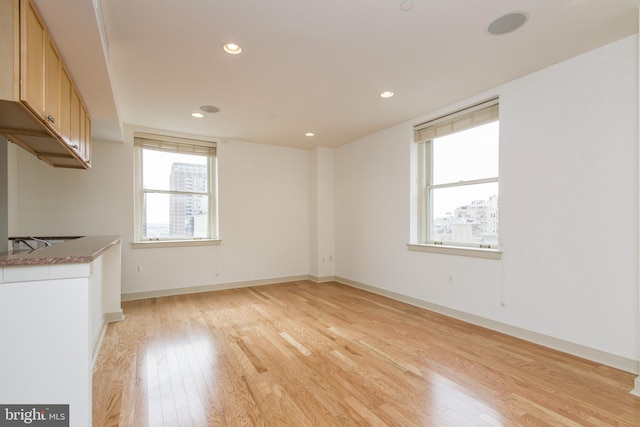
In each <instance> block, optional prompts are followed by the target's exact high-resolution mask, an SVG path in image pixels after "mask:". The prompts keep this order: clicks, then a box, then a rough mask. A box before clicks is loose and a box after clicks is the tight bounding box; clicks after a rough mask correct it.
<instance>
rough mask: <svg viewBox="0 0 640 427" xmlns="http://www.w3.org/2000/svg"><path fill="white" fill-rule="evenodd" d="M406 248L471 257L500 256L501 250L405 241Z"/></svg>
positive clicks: (496, 258)
mask: <svg viewBox="0 0 640 427" xmlns="http://www.w3.org/2000/svg"><path fill="white" fill-rule="evenodd" d="M407 249H408V250H410V251H414V252H428V253H434V254H443V255H458V256H466V257H472V258H483V259H495V260H499V259H500V258H502V251H500V250H497V249H483V248H471V247H469V248H466V247H464V246H445V245H432V244H417V243H407Z"/></svg>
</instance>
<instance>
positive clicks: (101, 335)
mask: <svg viewBox="0 0 640 427" xmlns="http://www.w3.org/2000/svg"><path fill="white" fill-rule="evenodd" d="M106 333H107V321H106V319H105V317H104V316H102V327H100V333H99V334H98V338H97V339H96V341H95V342H94V343H93V348H92V350H91V368H92V369H93V367H94V366H95V364H96V360H98V355H99V354H100V349H101V348H102V340H103V339H104V334H106Z"/></svg>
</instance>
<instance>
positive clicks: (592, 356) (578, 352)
mask: <svg viewBox="0 0 640 427" xmlns="http://www.w3.org/2000/svg"><path fill="white" fill-rule="evenodd" d="M335 280H336V282H339V283H342V284H344V285H347V286H352V287H354V288H358V289H362V290H365V291H368V292H372V293H374V294H378V295H382V296H385V297H389V298H391V299H394V300H397V301H401V302H404V303H407V304H411V305H414V306H416V307H420V308H424V309H426V310H430V311H434V312H436V313H439V314H443V315H445V316H448V317H453V318H454V319H458V320H462V321H464V322H468V323H471V324H474V325H477V326H482V327H484V328H487V329H491V330H493V331H496V332H500V333H503V334H506V335H510V336H513V337H516V338H520V339H523V340H525V341H529V342H533V343H535V344H539V345H542V346H544V347H548V348H551V349H554V350H558V351H561V352H563V353H568V354H571V355H574V356H578V357H581V358H583V359H587V360H590V361H593V362H596V363H600V364H603V365H606V366H610V367H612V368H616V369H620V370H622V371H626V372H630V373H632V374H636V375H637V374H638V361H637V360H633V359H628V358H626V357H622V356H618V355H615V354H611V353H607V352H604V351H601V350H596V349H593V348H590V347H586V346H583V345H580V344H575V343H572V342H570V341H565V340H561V339H559V338H554V337H550V336H548V335H543V334H539V333H537V332H532V331H529V330H526V329H522V328H518V327H516V326H511V325H507V324H505V323H500V322H496V321H495V320H490V319H487V318H484V317H480V316H476V315H474V314H469V313H465V312H463V311H458V310H454V309H451V308H447V307H444V306H441V305H437V304H433V303H430V302H427V301H424V300H420V299H417V298H413V297H409V296H406V295H402V294H399V293H396V292H392V291H388V290H385V289H380V288H377V287H375V286H370V285H366V284H364V283H359V282H356V281H353V280H349V279H345V278H343V277H336V278H335ZM632 393H633V394H637V395H638V396H640V379H636V382H635V388H634V391H632Z"/></svg>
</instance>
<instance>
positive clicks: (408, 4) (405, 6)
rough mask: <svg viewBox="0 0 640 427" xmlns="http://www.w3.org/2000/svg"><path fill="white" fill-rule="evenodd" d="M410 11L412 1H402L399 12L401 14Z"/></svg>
mask: <svg viewBox="0 0 640 427" xmlns="http://www.w3.org/2000/svg"><path fill="white" fill-rule="evenodd" d="M411 9H413V0H404V1H403V2H402V3H400V10H402V11H403V12H408V11H410V10H411Z"/></svg>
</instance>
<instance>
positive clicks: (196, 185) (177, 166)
mask: <svg viewBox="0 0 640 427" xmlns="http://www.w3.org/2000/svg"><path fill="white" fill-rule="evenodd" d="M207 159H208V157H207V156H197V155H193V154H182V153H170V152H165V151H156V150H150V149H143V150H142V188H144V189H149V190H177V191H195V192H203V193H206V192H207V183H208V179H207Z"/></svg>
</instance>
